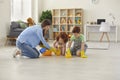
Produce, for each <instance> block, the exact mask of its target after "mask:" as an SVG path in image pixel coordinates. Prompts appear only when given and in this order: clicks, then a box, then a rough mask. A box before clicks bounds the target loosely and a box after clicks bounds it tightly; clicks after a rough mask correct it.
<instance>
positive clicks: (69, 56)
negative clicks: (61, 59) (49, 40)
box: [65, 48, 72, 58]
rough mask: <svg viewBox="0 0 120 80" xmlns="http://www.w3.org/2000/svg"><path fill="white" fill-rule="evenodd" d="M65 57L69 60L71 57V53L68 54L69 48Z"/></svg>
mask: <svg viewBox="0 0 120 80" xmlns="http://www.w3.org/2000/svg"><path fill="white" fill-rule="evenodd" d="M65 57H66V58H71V57H72V55H71V52H70V48H68V49H67V50H66V53H65Z"/></svg>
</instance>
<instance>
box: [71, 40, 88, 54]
mask: <svg viewBox="0 0 120 80" xmlns="http://www.w3.org/2000/svg"><path fill="white" fill-rule="evenodd" d="M87 48H88V46H87V45H86V44H85V45H84V51H86V49H87ZM70 50H71V54H72V55H76V53H77V51H81V42H80V41H74V42H73V46H72V47H71V49H70Z"/></svg>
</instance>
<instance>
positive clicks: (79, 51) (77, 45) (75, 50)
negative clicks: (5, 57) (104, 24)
mask: <svg viewBox="0 0 120 80" xmlns="http://www.w3.org/2000/svg"><path fill="white" fill-rule="evenodd" d="M72 33H73V35H72V36H71V38H70V41H69V43H68V48H69V49H70V51H71V54H72V55H77V56H81V57H82V58H86V57H87V56H86V55H85V52H84V51H86V49H87V45H86V44H85V41H84V36H83V35H82V34H80V27H74V28H73V30H72ZM72 43H73V46H71V44H72Z"/></svg>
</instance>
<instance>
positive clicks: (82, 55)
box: [80, 50, 87, 58]
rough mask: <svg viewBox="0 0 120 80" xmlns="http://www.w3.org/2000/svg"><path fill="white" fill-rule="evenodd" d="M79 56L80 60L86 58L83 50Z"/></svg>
mask: <svg viewBox="0 0 120 80" xmlns="http://www.w3.org/2000/svg"><path fill="white" fill-rule="evenodd" d="M80 54H81V56H80V57H81V58H87V56H86V55H85V52H84V50H81V52H80Z"/></svg>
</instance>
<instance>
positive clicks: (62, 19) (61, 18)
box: [52, 8, 83, 39]
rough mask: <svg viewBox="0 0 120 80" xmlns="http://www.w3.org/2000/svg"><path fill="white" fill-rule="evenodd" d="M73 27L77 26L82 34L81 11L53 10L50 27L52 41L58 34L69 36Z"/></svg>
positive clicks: (78, 9)
mask: <svg viewBox="0 0 120 80" xmlns="http://www.w3.org/2000/svg"><path fill="white" fill-rule="evenodd" d="M74 26H78V27H80V29H81V33H83V10H82V9H81V8H77V9H53V11H52V27H53V39H55V37H56V36H57V35H58V34H59V33H60V32H66V33H67V34H71V32H72V29H73V27H74Z"/></svg>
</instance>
